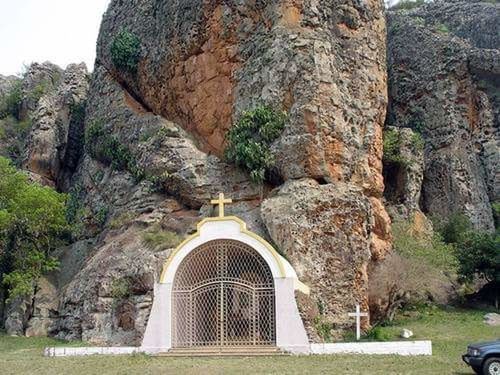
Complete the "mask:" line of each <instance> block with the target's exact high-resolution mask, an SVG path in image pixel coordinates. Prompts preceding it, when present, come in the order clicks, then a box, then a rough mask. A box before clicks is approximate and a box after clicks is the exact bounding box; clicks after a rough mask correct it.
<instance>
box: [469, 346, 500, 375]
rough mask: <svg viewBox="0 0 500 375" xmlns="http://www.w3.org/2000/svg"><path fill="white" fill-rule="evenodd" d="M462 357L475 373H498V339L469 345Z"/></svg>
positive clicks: (499, 368)
mask: <svg viewBox="0 0 500 375" xmlns="http://www.w3.org/2000/svg"><path fill="white" fill-rule="evenodd" d="M462 359H463V360H464V362H465V363H467V364H468V365H469V366H470V367H472V369H473V370H474V371H475V372H476V374H480V375H500V339H499V340H497V341H489V342H480V343H478V344H471V345H469V346H468V347H467V354H464V355H463V356H462Z"/></svg>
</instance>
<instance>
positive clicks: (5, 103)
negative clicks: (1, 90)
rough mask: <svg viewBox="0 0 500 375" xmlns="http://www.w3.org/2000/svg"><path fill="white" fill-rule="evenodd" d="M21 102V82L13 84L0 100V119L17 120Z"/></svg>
mask: <svg viewBox="0 0 500 375" xmlns="http://www.w3.org/2000/svg"><path fill="white" fill-rule="evenodd" d="M22 100H23V92H22V81H21V80H18V81H16V82H14V83H13V85H12V87H11V88H10V89H9V91H8V92H7V93H6V94H5V95H4V96H3V97H2V98H0V119H2V118H6V117H8V116H13V117H15V118H16V119H19V110H20V107H21V102H22Z"/></svg>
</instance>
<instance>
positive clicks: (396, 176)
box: [382, 162, 407, 204]
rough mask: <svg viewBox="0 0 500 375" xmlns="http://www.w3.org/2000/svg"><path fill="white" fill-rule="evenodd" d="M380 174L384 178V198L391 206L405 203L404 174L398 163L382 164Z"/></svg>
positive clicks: (403, 169) (401, 166)
mask: <svg viewBox="0 0 500 375" xmlns="http://www.w3.org/2000/svg"><path fill="white" fill-rule="evenodd" d="M382 174H383V177H384V184H385V189H384V197H385V199H387V201H388V202H390V203H392V204H402V203H404V201H405V186H406V183H407V181H406V173H405V167H404V166H403V165H401V164H400V163H393V162H384V166H383V170H382Z"/></svg>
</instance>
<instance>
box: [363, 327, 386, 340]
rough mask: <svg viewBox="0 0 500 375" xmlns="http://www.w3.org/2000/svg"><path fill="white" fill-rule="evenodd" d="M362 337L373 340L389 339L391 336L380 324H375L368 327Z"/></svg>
mask: <svg viewBox="0 0 500 375" xmlns="http://www.w3.org/2000/svg"><path fill="white" fill-rule="evenodd" d="M363 338H364V339H368V340H373V341H389V340H390V339H391V338H392V337H391V334H390V333H389V332H387V331H386V330H384V328H382V327H380V326H375V327H373V328H372V329H370V330H369V331H368V332H367V333H366V334H365V335H364V337H363Z"/></svg>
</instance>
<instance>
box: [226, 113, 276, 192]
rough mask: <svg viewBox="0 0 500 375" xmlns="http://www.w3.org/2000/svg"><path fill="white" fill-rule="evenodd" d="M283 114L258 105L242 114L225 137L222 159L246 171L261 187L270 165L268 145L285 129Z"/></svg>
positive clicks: (270, 157) (271, 161)
mask: <svg viewBox="0 0 500 375" xmlns="http://www.w3.org/2000/svg"><path fill="white" fill-rule="evenodd" d="M285 120H286V113H284V112H278V111H275V110H273V109H272V108H271V107H269V106H266V105H260V106H257V107H256V108H254V109H253V110H251V111H246V112H244V113H243V114H242V116H241V117H240V119H239V120H238V122H237V123H236V124H234V125H233V127H232V128H231V129H230V130H229V132H228V133H227V135H226V141H227V147H226V150H225V156H226V158H227V159H228V160H229V161H232V162H234V163H235V164H236V165H238V166H240V167H242V168H244V169H245V170H247V171H248V172H250V178H251V180H252V181H253V182H254V183H258V184H262V183H263V181H264V179H265V175H266V172H268V171H269V170H270V168H271V167H272V166H273V165H274V161H275V160H274V155H273V153H272V151H271V144H272V143H273V142H274V141H275V140H276V139H277V138H278V137H279V135H280V134H281V132H282V131H283V129H284V128H285Z"/></svg>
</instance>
